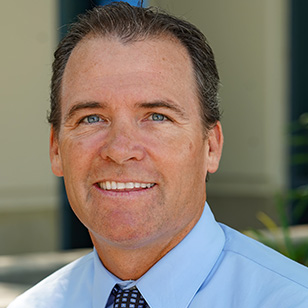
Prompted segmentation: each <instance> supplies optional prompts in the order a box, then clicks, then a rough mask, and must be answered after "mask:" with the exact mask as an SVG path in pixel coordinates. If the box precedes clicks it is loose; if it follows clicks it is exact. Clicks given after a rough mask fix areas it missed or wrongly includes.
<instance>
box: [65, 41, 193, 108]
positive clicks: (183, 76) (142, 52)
mask: <svg viewBox="0 0 308 308" xmlns="http://www.w3.org/2000/svg"><path fill="white" fill-rule="evenodd" d="M137 87H138V89H139V90H138V91H136V88H137ZM122 92H123V94H124V95H125V96H126V97H127V95H128V94H129V95H130V96H135V95H142V94H143V93H144V94H145V95H148V94H149V93H150V94H151V95H152V94H154V92H156V93H157V94H158V93H159V92H160V93H161V95H167V96H168V95H175V96H176V97H173V99H177V97H178V98H181V96H182V97H183V96H185V97H186V96H187V97H190V99H192V97H193V96H197V95H196V93H197V90H196V83H195V78H194V72H193V68H192V63H191V59H190V57H189V54H188V52H187V50H186V48H185V47H183V46H182V45H181V43H180V42H179V41H178V40H177V39H175V38H171V37H159V38H151V39H146V40H142V41H134V42H129V43H122V42H121V41H120V40H118V39H117V38H110V37H89V38H85V39H83V40H82V41H81V42H80V43H79V44H78V45H77V46H76V47H75V48H74V50H73V51H72V54H71V56H70V58H69V60H68V63H67V65H66V68H65V71H64V75H63V79H62V89H61V98H62V99H61V100H62V102H63V101H64V102H68V101H74V100H83V99H88V98H87V97H80V95H82V93H83V95H89V96H91V95H94V96H97V95H100V94H102V95H103V94H104V95H107V94H108V93H109V94H110V95H112V94H115V93H116V94H117V95H118V94H119V95H120V94H121V93H122ZM92 99H99V98H95V97H93V98H92Z"/></svg>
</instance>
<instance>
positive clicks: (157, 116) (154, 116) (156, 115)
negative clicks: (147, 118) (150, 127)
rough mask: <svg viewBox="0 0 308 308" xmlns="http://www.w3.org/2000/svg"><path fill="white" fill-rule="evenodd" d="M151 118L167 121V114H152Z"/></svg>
mask: <svg viewBox="0 0 308 308" xmlns="http://www.w3.org/2000/svg"><path fill="white" fill-rule="evenodd" d="M151 118H152V120H153V121H157V122H161V121H165V120H166V119H167V118H166V116H164V115H163V114H160V113H153V114H151Z"/></svg>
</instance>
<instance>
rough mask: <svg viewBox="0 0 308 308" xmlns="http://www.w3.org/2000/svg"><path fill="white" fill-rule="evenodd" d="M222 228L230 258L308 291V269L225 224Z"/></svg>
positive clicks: (226, 252) (225, 250) (226, 250)
mask: <svg viewBox="0 0 308 308" xmlns="http://www.w3.org/2000/svg"><path fill="white" fill-rule="evenodd" d="M221 227H222V229H223V231H224V233H225V236H226V244H225V248H224V252H225V254H227V255H229V258H233V259H238V260H239V259H241V260H242V262H243V263H245V264H247V267H248V268H250V270H259V271H262V273H263V274H266V275H269V276H271V278H273V279H274V280H275V279H277V280H280V281H284V283H285V284H286V283H288V284H289V285H293V286H298V287H299V288H302V289H303V290H304V289H306V290H307V291H308V279H307V277H308V268H307V267H305V266H303V265H301V264H299V263H296V262H294V261H292V260H290V259H289V258H287V257H285V256H283V255H281V254H280V253H278V252H277V251H275V250H273V249H271V248H269V247H267V246H265V245H263V244H261V243H259V242H258V241H255V240H253V239H251V238H249V237H247V236H245V235H243V234H242V233H240V232H238V231H236V230H234V229H232V228H229V227H227V226H225V225H223V224H221ZM264 278H265V277H264ZM277 280H276V282H277ZM307 295H308V293H307Z"/></svg>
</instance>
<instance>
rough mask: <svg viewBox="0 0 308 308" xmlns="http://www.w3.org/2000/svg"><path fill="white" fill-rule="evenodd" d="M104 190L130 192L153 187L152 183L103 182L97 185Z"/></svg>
mask: <svg viewBox="0 0 308 308" xmlns="http://www.w3.org/2000/svg"><path fill="white" fill-rule="evenodd" d="M97 185H98V186H99V187H100V188H101V189H104V190H130V189H147V188H151V187H153V186H154V185H155V184H154V183H135V182H126V183H124V182H115V181H105V182H100V183H97Z"/></svg>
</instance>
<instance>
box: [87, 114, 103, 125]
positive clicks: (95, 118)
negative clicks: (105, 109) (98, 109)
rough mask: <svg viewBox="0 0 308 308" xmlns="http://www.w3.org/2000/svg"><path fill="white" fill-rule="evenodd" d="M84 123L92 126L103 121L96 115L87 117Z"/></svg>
mask: <svg viewBox="0 0 308 308" xmlns="http://www.w3.org/2000/svg"><path fill="white" fill-rule="evenodd" d="M83 121H84V122H86V123H89V124H92V123H97V122H99V121H101V118H100V117H99V116H98V115H96V114H92V115H90V116H87V117H85V118H84V119H83Z"/></svg>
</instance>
